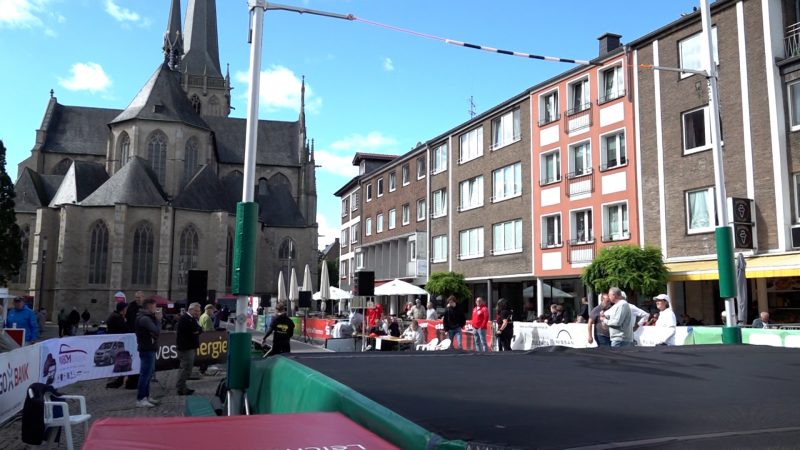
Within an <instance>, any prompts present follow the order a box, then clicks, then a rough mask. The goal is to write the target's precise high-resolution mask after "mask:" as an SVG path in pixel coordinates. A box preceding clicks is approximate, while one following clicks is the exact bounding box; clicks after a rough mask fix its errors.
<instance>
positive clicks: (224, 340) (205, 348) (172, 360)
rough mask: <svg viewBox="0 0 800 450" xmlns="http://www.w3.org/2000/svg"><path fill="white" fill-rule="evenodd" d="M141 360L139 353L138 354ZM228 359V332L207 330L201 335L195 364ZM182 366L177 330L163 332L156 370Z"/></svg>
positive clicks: (214, 362) (221, 361)
mask: <svg viewBox="0 0 800 450" xmlns="http://www.w3.org/2000/svg"><path fill="white" fill-rule="evenodd" d="M136 360H137V361H138V360H139V354H138V353H137V354H136ZM227 360H228V332H227V331H206V332H204V333H202V334H201V335H200V348H198V349H197V356H196V357H195V359H194V365H195V366H199V365H201V364H218V363H225V362H226V361H227ZM178 367H180V361H179V360H178V349H177V347H176V346H175V332H165V331H164V332H161V334H160V335H159V336H158V351H157V352H156V371H159V370H171V369H177V368H178Z"/></svg>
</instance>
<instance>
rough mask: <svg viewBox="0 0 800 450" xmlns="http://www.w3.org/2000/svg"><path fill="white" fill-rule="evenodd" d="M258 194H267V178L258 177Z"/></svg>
mask: <svg viewBox="0 0 800 450" xmlns="http://www.w3.org/2000/svg"><path fill="white" fill-rule="evenodd" d="M258 195H267V179H266V178H259V179H258Z"/></svg>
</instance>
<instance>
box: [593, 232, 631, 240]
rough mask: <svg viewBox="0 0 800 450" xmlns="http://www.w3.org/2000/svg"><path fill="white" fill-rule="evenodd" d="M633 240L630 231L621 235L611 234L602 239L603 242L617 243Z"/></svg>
mask: <svg viewBox="0 0 800 450" xmlns="http://www.w3.org/2000/svg"><path fill="white" fill-rule="evenodd" d="M630 238H631V233H630V231H628V230H624V231H622V232H621V233H611V234H609V235H605V236H602V237H601V238H600V240H601V241H603V242H616V241H627V240H628V239H630Z"/></svg>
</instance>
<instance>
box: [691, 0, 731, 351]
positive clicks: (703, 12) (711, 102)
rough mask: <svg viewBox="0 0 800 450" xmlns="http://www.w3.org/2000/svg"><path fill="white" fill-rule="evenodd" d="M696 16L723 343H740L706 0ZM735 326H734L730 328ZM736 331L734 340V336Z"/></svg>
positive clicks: (711, 35) (708, 8) (717, 100)
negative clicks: (711, 166) (703, 63)
mask: <svg viewBox="0 0 800 450" xmlns="http://www.w3.org/2000/svg"><path fill="white" fill-rule="evenodd" d="M700 18H701V20H702V24H703V33H704V37H705V39H704V43H705V48H704V50H705V57H706V58H705V59H706V70H707V72H708V76H707V79H708V93H709V95H708V96H709V98H708V110H709V114H710V116H711V120H712V121H713V122H712V124H711V142H712V150H711V151H712V155H713V157H714V187H715V188H714V193H715V197H716V199H715V200H716V206H717V223H718V225H717V228H716V230H715V237H716V243H717V267H718V273H719V293H720V296H721V297H722V298H724V299H725V313H726V314H725V325H726V330H723V342H725V343H729V344H735V343H741V332H740V331H739V330H738V328H735V327H736V319H735V317H734V311H735V309H734V297H735V296H736V282H735V271H734V263H733V233H732V231H731V227H730V226H729V224H728V205H727V193H726V190H725V167H724V159H723V155H722V142H721V134H722V133H721V129H720V117H719V88H718V86H717V63H716V61H714V40H713V34H712V29H711V7H710V6H709V3H708V0H700ZM732 328H735V329H732ZM737 331H739V333H738V342H736V341H737V339H736V337H735V336H734V335H735V334H736V332H737Z"/></svg>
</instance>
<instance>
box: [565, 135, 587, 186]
mask: <svg viewBox="0 0 800 450" xmlns="http://www.w3.org/2000/svg"><path fill="white" fill-rule="evenodd" d="M569 164H570V169H571V170H570V173H569V175H568V177H569V178H573V177H579V176H581V175H585V174H589V173H592V149H591V146H590V145H589V141H586V142H581V143H580V144H575V145H571V146H570V147H569Z"/></svg>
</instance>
